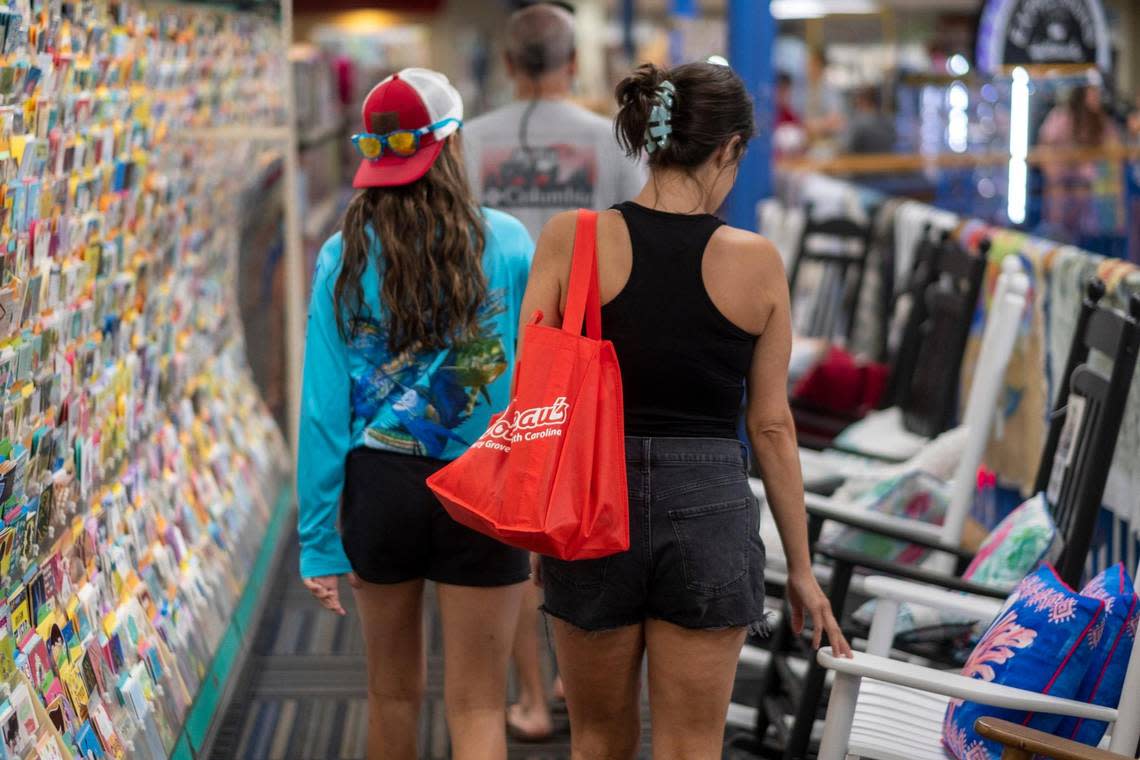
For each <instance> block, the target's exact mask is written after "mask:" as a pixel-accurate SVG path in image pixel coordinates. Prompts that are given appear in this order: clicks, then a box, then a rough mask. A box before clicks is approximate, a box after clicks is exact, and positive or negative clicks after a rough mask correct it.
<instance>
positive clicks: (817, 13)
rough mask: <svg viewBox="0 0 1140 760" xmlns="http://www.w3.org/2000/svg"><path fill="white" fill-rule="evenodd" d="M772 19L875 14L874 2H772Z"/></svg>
mask: <svg viewBox="0 0 1140 760" xmlns="http://www.w3.org/2000/svg"><path fill="white" fill-rule="evenodd" d="M756 1H757V2H759V0H756ZM771 8H772V17H773V18H776V19H778V20H780V21H789V20H792V19H809V18H823V17H824V16H827V15H830V14H840V13H846V14H867V13H877V12H878V11H879V5H878V3H877V2H875V0H772V6H771Z"/></svg>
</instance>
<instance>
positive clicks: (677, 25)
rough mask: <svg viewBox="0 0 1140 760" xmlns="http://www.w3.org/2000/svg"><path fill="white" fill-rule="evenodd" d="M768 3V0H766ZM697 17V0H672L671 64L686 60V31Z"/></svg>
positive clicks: (670, 5)
mask: <svg viewBox="0 0 1140 760" xmlns="http://www.w3.org/2000/svg"><path fill="white" fill-rule="evenodd" d="M764 2H765V3H766V2H767V0H764ZM696 17H697V0H670V1H669V20H670V21H671V22H672V23H671V27H670V29H669V65H670V66H679V65H680V64H682V63H686V61H685V32H686V30H687V27H688V26H689V24H690V23H691V22H692V20H693V19H695V18H696Z"/></svg>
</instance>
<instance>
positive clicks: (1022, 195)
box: [1006, 66, 1029, 224]
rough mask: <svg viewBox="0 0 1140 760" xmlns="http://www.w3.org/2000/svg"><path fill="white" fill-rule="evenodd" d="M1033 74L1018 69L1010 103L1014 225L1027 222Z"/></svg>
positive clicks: (1008, 192) (1009, 192)
mask: <svg viewBox="0 0 1140 760" xmlns="http://www.w3.org/2000/svg"><path fill="white" fill-rule="evenodd" d="M1028 156H1029V73H1028V72H1026V70H1025V69H1023V68H1021V67H1020V66H1018V67H1017V68H1016V69H1014V70H1013V85H1012V87H1011V92H1010V103H1009V186H1008V188H1007V190H1006V196H1007V199H1008V206H1007V208H1006V214H1007V215H1008V216H1009V221H1011V222H1013V223H1014V224H1022V223H1024V222H1025V205H1026V196H1027V194H1028V182H1029V170H1028V167H1027V166H1026V163H1025V159H1026V158H1027V157H1028Z"/></svg>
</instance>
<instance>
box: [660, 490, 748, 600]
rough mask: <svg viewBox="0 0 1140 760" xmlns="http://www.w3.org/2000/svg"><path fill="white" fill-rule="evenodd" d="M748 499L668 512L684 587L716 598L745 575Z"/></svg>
mask: <svg viewBox="0 0 1140 760" xmlns="http://www.w3.org/2000/svg"><path fill="white" fill-rule="evenodd" d="M752 508H753V506H752V499H748V498H744V499H736V500H734V501H726V502H721V503H718V504H708V505H705V506H700V507H691V508H689V509H671V510H669V520H670V522H672V523H673V532H674V533H675V534H676V536H677V546H678V549H679V550H680V553H681V568H682V572H684V574H685V584H686V585H687V586H688V587H689V589H690V590H691V591H697V592H700V593H704V594H719V593H721V592H723V591H725V590H726V589H727V588H728V587H729V586H731V585H732V584H734V583H737V582H738V581H740V579H741V578H743V577H744V576H745V575H746V574H747V573H748V540H749V531H750V530H751V525H752V520H751V517H750V514H749V510H751V509H752Z"/></svg>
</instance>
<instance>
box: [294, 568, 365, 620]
mask: <svg viewBox="0 0 1140 760" xmlns="http://www.w3.org/2000/svg"><path fill="white" fill-rule="evenodd" d="M347 578H348V585H350V586H352V587H353V588H360V579H359V578H357V577H356V573H348V574H347ZM302 580H303V581H304V582H305V588H307V589H309V591H310V592H311V593H312V594H313V596H315V597H316V598H317V601H318V602H320V603H321V606H323V607H324V608H325V609H328V610H332V611H333V612H335V613H336V614H338V615H347V614H348V613H347V612H345V611H344V606H343V605H341V603H340V576H339V575H319V576H317V577H315V578H303V579H302Z"/></svg>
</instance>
